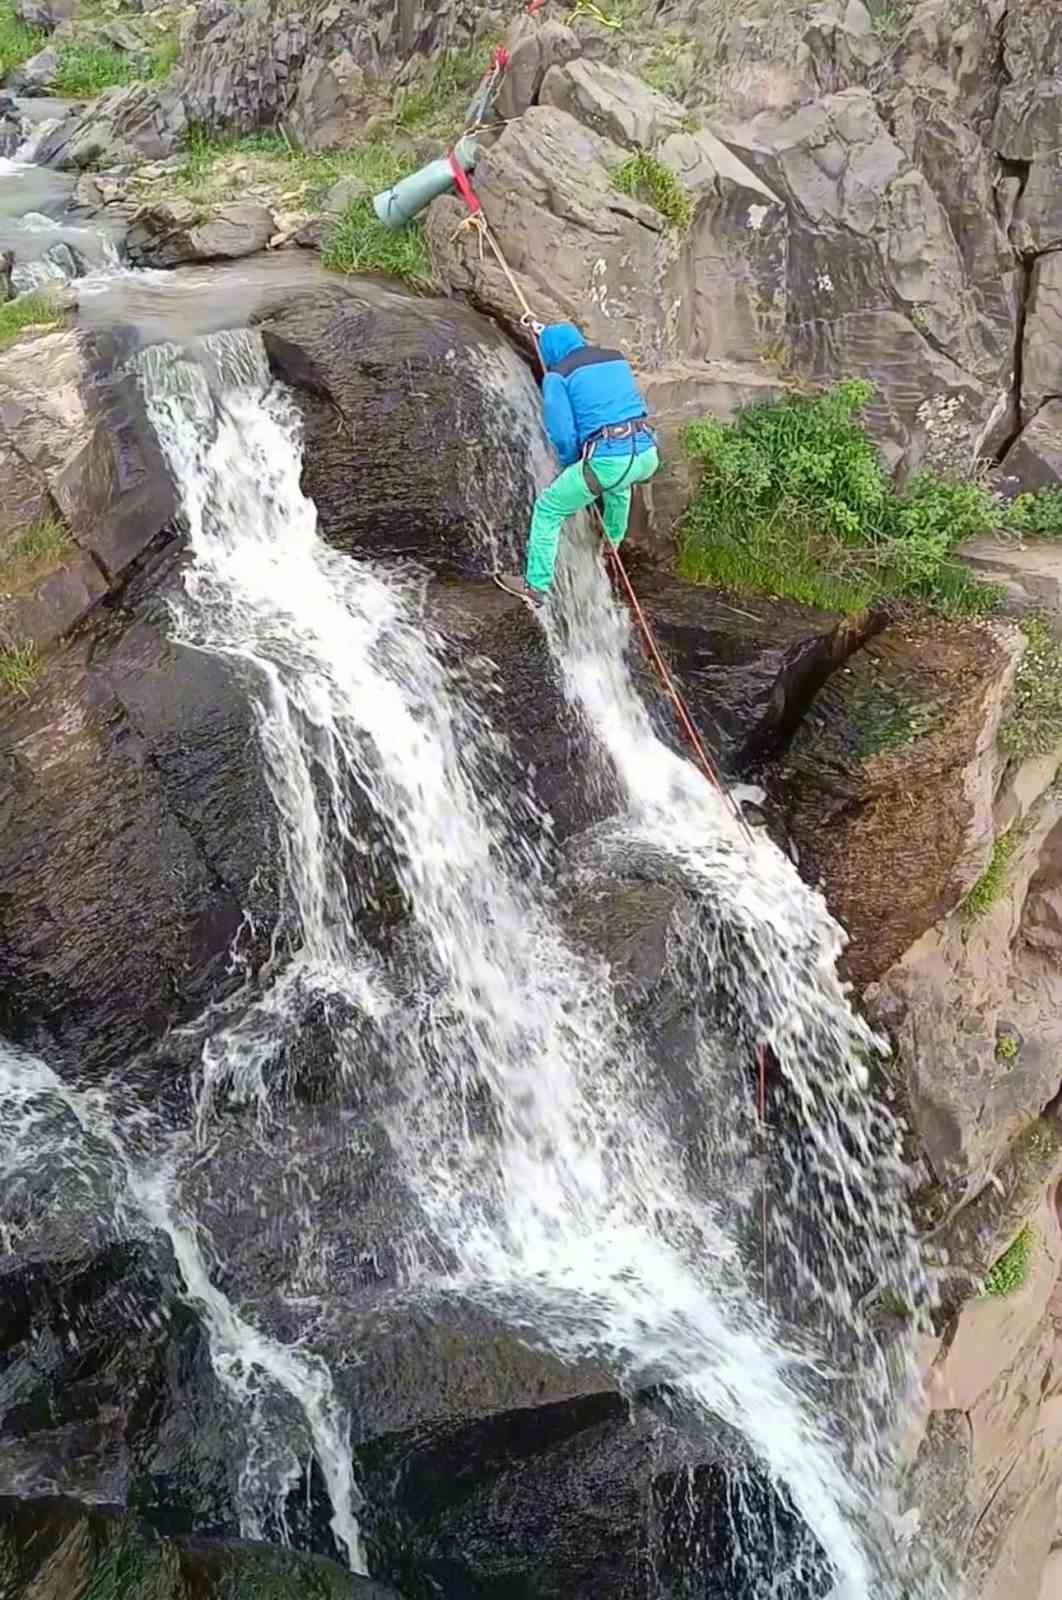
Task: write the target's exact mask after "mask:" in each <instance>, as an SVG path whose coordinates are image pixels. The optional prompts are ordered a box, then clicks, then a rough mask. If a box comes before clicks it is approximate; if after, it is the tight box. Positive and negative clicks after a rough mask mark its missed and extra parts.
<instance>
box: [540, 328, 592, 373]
mask: <svg viewBox="0 0 1062 1600" xmlns="http://www.w3.org/2000/svg"><path fill="white" fill-rule="evenodd" d="M585 343H586V340H585V339H584V338H583V336H582V334H581V333H580V332H579V329H578V328H576V327H574V326H573V324H572V323H570V322H554V323H552V324H551V325H550V327H548V328H543V330H542V332H541V333H540V334H539V336H538V348H539V351H540V352H541V355H542V364H543V366H544V367H547V368H549V367H555V366H556V365H557V364H558V362H560V361H563V360H564V359H565V357H566V356H570V355H571V353H572V351H573V350H581V349H582V348H583V346H584V345H585Z"/></svg>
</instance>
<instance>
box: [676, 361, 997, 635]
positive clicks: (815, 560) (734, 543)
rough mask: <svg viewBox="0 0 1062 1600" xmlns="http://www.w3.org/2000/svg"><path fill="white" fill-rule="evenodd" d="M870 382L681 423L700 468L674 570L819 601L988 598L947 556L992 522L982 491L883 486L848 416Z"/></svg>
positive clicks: (979, 601)
mask: <svg viewBox="0 0 1062 1600" xmlns="http://www.w3.org/2000/svg"><path fill="white" fill-rule="evenodd" d="M872 393H873V390H872V387H871V385H870V384H868V383H864V382H862V381H857V380H846V381H844V382H842V383H838V384H836V385H835V386H834V387H833V388H831V389H828V390H826V391H825V392H824V393H822V394H818V395H814V396H807V395H789V396H786V397H785V398H783V399H781V400H777V401H766V402H760V403H759V404H757V405H753V406H749V407H747V408H745V409H744V410H743V411H741V412H740V413H739V415H738V417H737V418H736V419H735V421H733V422H731V423H722V422H718V421H716V420H715V419H708V420H706V421H704V422H698V423H693V424H691V425H690V426H689V427H688V428H687V429H686V430H685V435H684V443H685V447H686V451H687V454H688V455H690V456H691V457H692V458H693V459H694V460H696V461H698V462H699V463H700V464H701V466H702V467H703V477H702V479H701V483H700V487H699V489H698V491H697V494H696V496H695V498H694V500H693V503H692V505H691V506H690V508H689V510H688V512H687V514H686V518H685V521H684V524H683V529H682V542H681V553H680V570H681V572H682V574H683V576H684V577H687V578H689V579H692V580H693V581H694V582H702V583H715V584H720V585H721V586H722V587H724V588H730V589H736V590H738V591H745V592H756V593H763V594H769V595H775V596H780V597H783V598H785V599H790V600H797V601H800V602H802V603H803V604H805V605H811V606H817V607H819V608H821V609H823V610H827V611H844V612H855V611H861V610H863V609H864V608H865V607H867V606H868V605H871V604H873V603H874V602H875V601H879V600H884V599H890V598H906V599H910V600H914V601H919V602H921V603H923V604H926V605H931V606H933V607H934V608H935V609H937V610H939V611H941V612H943V613H945V614H946V615H951V616H964V615H965V616H969V615H984V614H986V613H988V612H990V611H993V610H995V609H996V607H997V606H998V604H999V592H998V590H997V589H996V588H995V586H994V585H991V584H987V583H982V582H980V581H978V580H977V579H975V578H974V577H973V575H972V574H971V573H970V571H969V570H968V568H966V567H965V566H964V565H963V564H962V563H961V562H960V561H958V560H957V559H955V557H954V556H953V554H952V552H953V551H954V549H955V547H956V546H957V545H958V544H960V543H961V542H962V541H963V540H964V539H967V538H969V537H970V536H971V535H972V534H973V533H979V532H983V531H984V529H985V527H986V526H991V525H993V523H994V522H995V521H996V520H998V513H997V510H996V508H995V506H994V502H993V501H992V499H991V496H990V495H988V494H987V492H986V491H985V490H984V489H982V488H981V487H980V485H978V484H974V483H961V482H952V481H950V480H947V479H944V478H940V477H937V476H936V475H935V474H933V473H928V472H926V473H920V474H918V475H917V476H916V477H914V478H913V479H912V480H911V481H910V483H909V484H908V485H907V487H906V488H905V490H904V491H903V492H902V493H897V491H896V490H895V488H894V487H893V484H892V482H891V480H890V478H889V476H888V474H887V473H886V471H885V469H884V467H883V466H882V464H881V460H880V458H879V456H878V453H877V450H876V449H875V447H874V444H873V442H872V441H871V439H870V438H869V436H868V435H867V433H866V432H865V430H864V428H863V427H862V425H861V422H860V416H861V413H862V411H863V409H864V408H865V406H866V404H867V402H868V401H869V399H870V397H871V395H872Z"/></svg>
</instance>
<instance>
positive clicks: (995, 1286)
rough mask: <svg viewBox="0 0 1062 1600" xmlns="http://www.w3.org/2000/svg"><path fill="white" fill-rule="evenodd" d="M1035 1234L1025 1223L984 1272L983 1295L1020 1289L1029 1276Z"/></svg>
mask: <svg viewBox="0 0 1062 1600" xmlns="http://www.w3.org/2000/svg"><path fill="white" fill-rule="evenodd" d="M1035 1243H1036V1234H1035V1232H1034V1230H1033V1228H1032V1227H1031V1226H1030V1225H1029V1224H1028V1223H1026V1225H1025V1227H1024V1228H1023V1229H1022V1230H1021V1232H1020V1233H1019V1234H1018V1237H1017V1238H1016V1239H1015V1240H1014V1242H1013V1244H1011V1245H1009V1246H1008V1247H1007V1249H1006V1250H1004V1252H1003V1254H1002V1255H1001V1256H1000V1258H999V1260H998V1261H997V1262H996V1263H995V1265H994V1266H992V1267H990V1268H989V1270H988V1272H987V1273H986V1274H985V1281H984V1287H983V1288H982V1290H981V1293H982V1295H983V1296H993V1295H994V1296H1003V1295H1007V1294H1013V1293H1014V1292H1015V1290H1017V1289H1020V1288H1021V1286H1022V1284H1023V1283H1024V1282H1025V1280H1026V1278H1027V1277H1028V1276H1029V1268H1030V1266H1031V1265H1032V1254H1033V1247H1034V1245H1035Z"/></svg>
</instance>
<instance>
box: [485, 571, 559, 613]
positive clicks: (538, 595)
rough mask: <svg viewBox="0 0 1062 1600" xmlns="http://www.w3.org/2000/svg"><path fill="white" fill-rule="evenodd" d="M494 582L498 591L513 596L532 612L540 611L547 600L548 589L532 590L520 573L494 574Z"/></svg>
mask: <svg viewBox="0 0 1062 1600" xmlns="http://www.w3.org/2000/svg"><path fill="white" fill-rule="evenodd" d="M494 581H495V583H496V584H497V585H498V588H499V589H504V590H505V592H506V594H512V595H515V596H516V598H517V599H518V600H522V601H523V602H524V604H525V605H526V606H530V607H531V610H532V611H541V609H542V607H543V606H544V605H545V603H546V601H547V600H548V599H549V590H548V589H532V587H531V585H530V584H529V583H528V581H527V579H526V578H525V577H524V575H523V573H521V572H496V573H495V574H494Z"/></svg>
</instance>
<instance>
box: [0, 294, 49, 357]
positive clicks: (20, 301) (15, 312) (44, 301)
mask: <svg viewBox="0 0 1062 1600" xmlns="http://www.w3.org/2000/svg"><path fill="white" fill-rule="evenodd" d="M58 320H59V317H58V314H57V312H56V310H55V306H54V305H53V303H52V301H51V300H49V298H48V296H47V295H45V294H36V293H34V294H20V295H19V296H18V298H17V299H15V300H8V301H7V302H6V304H4V305H0V350H3V349H4V348H5V347H6V346H7V345H9V344H13V343H14V341H15V340H16V339H17V338H18V336H19V334H20V333H22V332H24V330H25V329H26V328H31V327H34V326H37V325H41V326H46V327H52V326H54V325H55V323H56V322H58Z"/></svg>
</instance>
